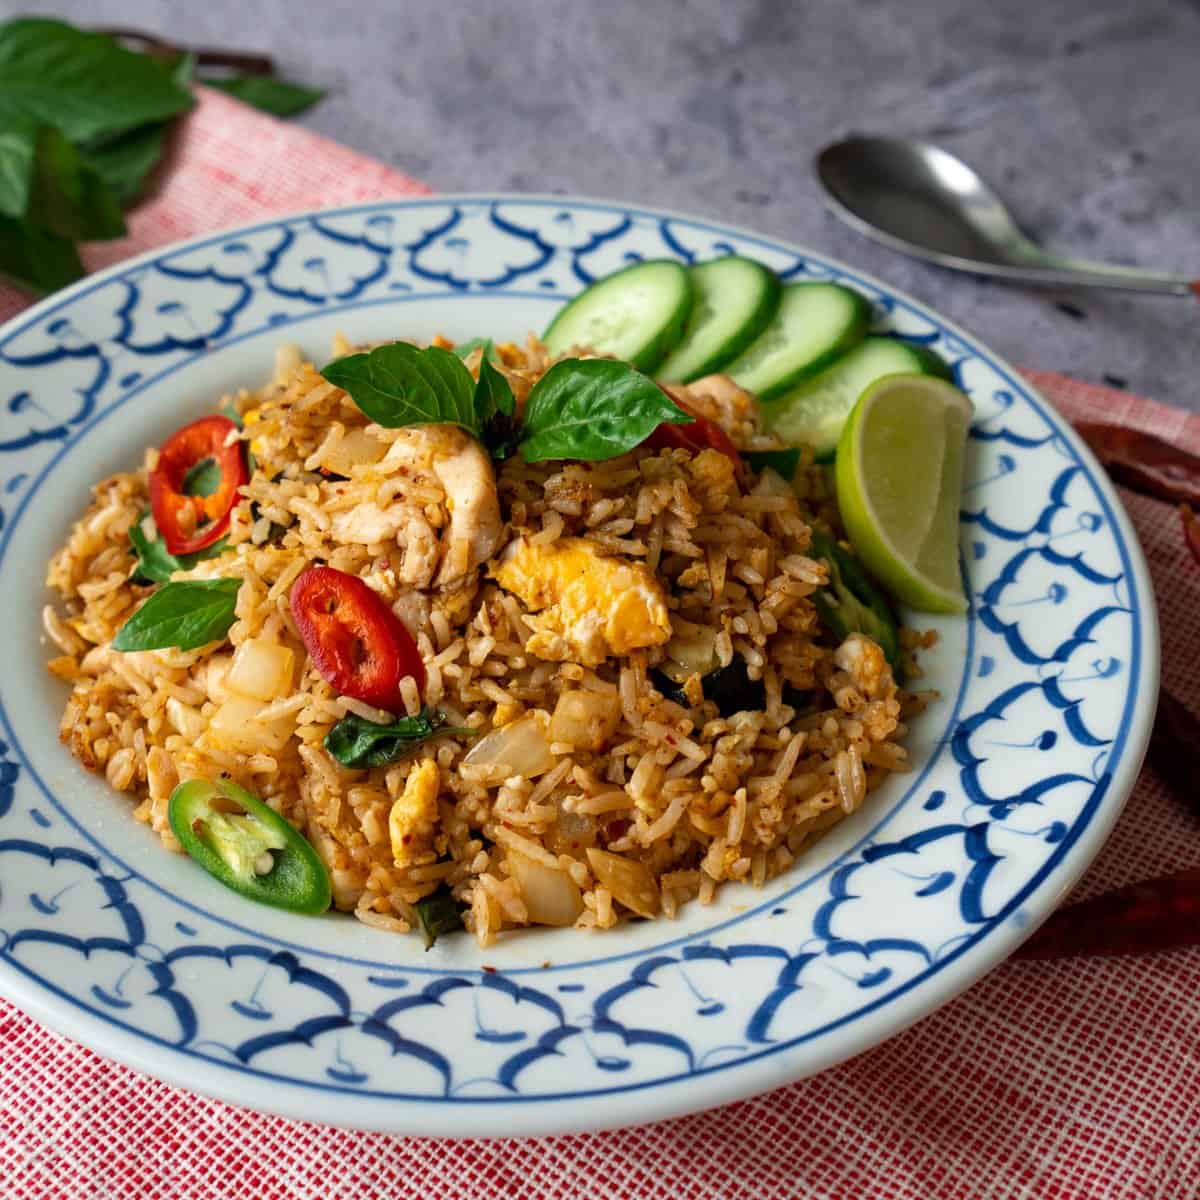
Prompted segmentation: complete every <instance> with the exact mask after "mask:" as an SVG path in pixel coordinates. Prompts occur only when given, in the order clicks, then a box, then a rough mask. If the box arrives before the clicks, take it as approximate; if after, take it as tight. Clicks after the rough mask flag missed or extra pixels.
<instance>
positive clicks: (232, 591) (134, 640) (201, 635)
mask: <svg viewBox="0 0 1200 1200" xmlns="http://www.w3.org/2000/svg"><path fill="white" fill-rule="evenodd" d="M241 586H242V583H241V580H240V579H190V580H180V581H178V582H171V583H164V584H163V585H162V587H160V588H159V589H158V590H157V591H156V592H154V593H153V594H152V595H151V597H150V599H149V600H147V601H146V603H145V604H143V605H142V607H141V608H139V609H138V610H137V612H135V613H134V614H133V616H132V617H130V618H129V620H128V621H126V622H125V624H124V625H122V626H121V628H120V629H119V630H118V631H117V636H116V637H115V638H113V641H112V648H113V649H114V650H124V651H136V650H165V649H167V648H169V647H173V648H175V649H178V650H195V649H197V647H199V646H207V645H208V644H209V643H210V642H219V641H222V640H223V639H224V637H225V635H226V634H227V633H228V632H229V630H230V628H231V627H232V625H233V623H234V621H235V620H236V619H237V618H236V617H235V615H234V610H235V608H236V607H237V594H238V589H239V588H240V587H241Z"/></svg>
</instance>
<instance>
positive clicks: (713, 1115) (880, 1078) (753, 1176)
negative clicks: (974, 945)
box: [0, 91, 1200, 1200]
mask: <svg viewBox="0 0 1200 1200" xmlns="http://www.w3.org/2000/svg"><path fill="white" fill-rule="evenodd" d="M170 165H171V169H170V171H169V172H166V173H165V175H164V180H163V182H162V184H161V186H160V188H159V190H158V191H157V193H156V194H155V196H154V197H153V199H152V200H150V201H149V202H147V203H146V204H144V205H143V206H142V207H141V208H140V209H138V210H137V211H136V212H135V213H134V214H133V215H132V218H131V220H130V233H129V236H128V237H126V238H125V239H123V240H122V241H119V242H113V243H107V244H104V245H101V246H95V247H91V248H89V250H88V252H87V254H86V256H85V257H86V260H87V262H88V265H89V266H90V267H92V268H97V267H101V266H106V265H108V264H109V263H113V262H117V261H119V260H121V259H123V258H125V257H128V256H129V255H131V254H135V253H138V252H140V251H142V250H146V249H149V248H151V247H154V246H158V245H162V244H164V243H167V242H171V241H175V240H177V239H179V238H184V237H188V236H191V235H193V234H197V233H201V232H204V231H208V230H213V229H219V228H223V227H226V226H229V225H234V224H239V223H243V222H247V221H251V220H254V219H256V218H259V217H265V216H268V215H270V214H272V213H277V212H290V211H298V210H301V209H304V208H309V207H316V206H322V205H326V206H327V205H337V204H346V203H351V202H354V201H360V200H370V199H376V198H379V197H390V196H405V195H420V194H424V193H426V192H427V191H428V189H427V188H426V187H425V186H424V185H423V184H420V183H418V182H417V181H415V180H412V179H409V178H407V177H406V176H404V175H402V174H400V173H398V172H396V171H394V170H392V169H390V168H388V167H386V166H384V165H383V164H381V163H378V162H376V161H374V160H373V159H370V158H367V157H364V156H362V155H359V154H356V153H354V152H353V151H350V150H348V149H346V148H345V147H343V146H339V145H337V144H335V143H333V142H330V141H328V140H326V139H323V138H320V137H318V136H316V135H314V134H311V133H309V132H307V131H304V130H302V129H299V128H296V127H295V126H289V125H286V124H284V123H282V122H279V121H276V120H273V119H271V118H269V117H265V116H263V115H261V114H259V113H256V112H254V111H252V110H251V109H249V108H246V107H245V106H243V105H240V104H238V103H237V102H235V101H233V100H230V99H228V98H227V97H225V96H222V95H220V94H218V93H215V92H209V91H203V92H202V93H201V99H200V103H199V105H198V107H197V109H196V111H195V112H194V113H193V114H192V116H191V117H190V118H189V119H188V120H187V121H186V122H185V123H184V125H183V128H182V129H181V131H180V134H179V136H178V138H177V140H176V144H175V146H174V149H173V153H172V162H171V164H170ZM24 303H26V300H25V299H24V298H23V297H21V296H20V295H19V294H17V293H15V292H12V291H5V290H4V289H0V319H2V318H6V317H8V316H11V315H13V314H14V313H15V312H17V311H19V309H20V308H21V307H22V305H23V304H24ZM1029 376H1030V378H1031V379H1032V381H1033V382H1034V383H1035V384H1037V385H1038V386H1039V387H1040V388H1041V389H1042V391H1043V392H1044V393H1045V394H1046V395H1047V396H1048V397H1049V398H1050V399H1051V400H1052V401H1053V402H1054V403H1055V404H1056V405H1057V406H1058V408H1059V409H1060V410H1061V411H1062V412H1063V413H1065V414H1066V415H1067V416H1068V417H1071V418H1082V417H1085V416H1086V417H1087V418H1088V419H1092V420H1095V419H1103V420H1109V421H1117V422H1122V423H1126V424H1129V425H1132V426H1136V427H1138V428H1142V429H1146V430H1150V431H1153V432H1155V433H1157V434H1159V435H1160V436H1164V437H1167V438H1169V439H1170V440H1171V441H1174V442H1177V443H1178V444H1180V445H1184V446H1187V447H1188V448H1190V449H1192V450H1194V451H1196V452H1200V416H1195V415H1190V414H1188V413H1186V412H1183V411H1180V410H1176V409H1171V408H1168V407H1166V406H1163V405H1161V404H1156V403H1154V402H1152V401H1149V400H1145V399H1140V398H1138V397H1134V396H1131V395H1128V394H1126V393H1124V392H1117V391H1111V390H1108V389H1104V388H1098V387H1093V386H1090V385H1087V384H1083V383H1080V382H1078V381H1076V380H1072V379H1067V378H1064V377H1063V376H1060V375H1053V374H1047V373H1043V372H1029ZM1122 499H1123V500H1124V501H1125V504H1126V507H1127V509H1128V511H1129V513H1130V515H1131V516H1132V518H1133V521H1134V524H1135V525H1136V527H1137V531H1138V535H1139V537H1140V538H1141V541H1142V546H1143V547H1144V549H1145V551H1146V556H1147V559H1148V560H1149V563H1150V568H1151V571H1152V573H1153V575H1154V583H1155V589H1156V592H1157V597H1158V603H1159V612H1160V619H1161V623H1162V636H1163V677H1164V682H1165V683H1166V684H1167V685H1168V686H1169V687H1170V688H1171V689H1172V690H1173V691H1174V692H1175V694H1176V695H1178V696H1179V697H1180V698H1181V699H1183V700H1184V701H1185V702H1187V703H1188V704H1189V705H1190V706H1191V707H1192V708H1193V709H1200V569H1197V567H1196V566H1195V564H1194V563H1192V562H1191V560H1190V559H1189V558H1188V556H1187V553H1186V551H1185V549H1184V546H1183V542H1182V539H1181V536H1180V530H1179V519H1178V516H1177V514H1176V513H1175V512H1174V511H1173V510H1172V508H1171V507H1170V506H1169V505H1167V504H1162V503H1159V502H1157V501H1154V500H1147V499H1144V498H1142V497H1139V496H1135V495H1132V494H1130V493H1127V492H1123V493H1122ZM1194 866H1200V822H1197V821H1196V819H1195V818H1194V817H1192V816H1190V815H1189V814H1188V812H1187V811H1186V809H1185V808H1184V806H1183V805H1182V804H1181V803H1180V802H1179V800H1178V799H1177V798H1175V797H1173V796H1172V795H1170V793H1168V791H1167V790H1166V789H1165V787H1164V786H1163V783H1162V781H1161V780H1160V779H1158V778H1157V777H1156V776H1155V775H1154V773H1153V772H1151V771H1150V770H1146V771H1144V772H1143V774H1142V777H1141V779H1140V781H1139V783H1138V786H1137V789H1136V791H1135V792H1134V795H1133V797H1132V798H1131V799H1130V801H1129V804H1128V806H1127V808H1126V810H1125V813H1124V815H1123V816H1122V818H1121V821H1120V823H1119V825H1118V827H1117V829H1116V832H1115V833H1114V835H1113V837H1112V838H1111V840H1110V841H1109V842H1108V844H1107V845H1106V846H1105V848H1104V850H1103V852H1102V853H1101V854H1100V856H1099V858H1098V859H1097V861H1096V863H1095V864H1094V866H1093V867H1092V869H1091V870H1090V871H1089V872H1088V874H1087V876H1086V877H1085V879H1084V880H1083V882H1082V883H1081V885H1080V887H1079V888H1078V889H1077V892H1076V896H1077V897H1082V896H1086V895H1092V894H1095V893H1098V892H1100V891H1103V890H1106V889H1108V888H1111V887H1114V886H1117V885H1120V884H1124V883H1129V882H1132V881H1134V880H1137V879H1142V878H1145V877H1147V876H1151V875H1156V874H1160V873H1163V872H1166V871H1172V870H1179V869H1182V868H1185V867H1194ZM614 1103H615V1104H619V1099H618V1100H616V1101H614ZM334 1115H335V1114H334V1113H333V1112H332V1111H331V1113H330V1116H331V1117H332V1116H334ZM493 1196H495V1197H500V1196H505V1197H531V1198H543V1197H581V1198H582V1197H586V1198H588V1200H598V1198H602V1197H646V1198H654V1200H660V1198H661V1200H702V1198H703V1200H709V1198H716V1197H720V1198H726V1197H729V1198H733V1197H739V1198H740V1197H746V1198H747V1200H776V1198H783V1197H821V1198H826V1197H829V1198H838V1200H840V1198H842V1197H845V1198H848V1200H849V1198H854V1200H858V1198H867V1197H886V1198H887V1200H940V1198H942V1197H946V1198H953V1200H958V1198H960V1197H986V1198H988V1200H992V1198H995V1200H1008V1198H1010V1197H1012V1198H1017V1197H1023V1198H1025V1197H1027V1198H1030V1200H1059V1198H1061V1200H1135V1198H1136V1200H1195V1198H1196V1197H1200V950H1188V951H1182V952H1178V953H1175V954H1170V955H1154V956H1150V957H1146V958H1140V959H1125V960H1110V961H1092V962H1070V961H1064V962H1056V963H1009V964H1006V965H1004V966H1002V967H1000V968H999V969H997V970H995V971H993V972H992V973H991V974H990V975H989V976H988V977H987V978H985V979H984V980H982V981H981V982H980V983H978V984H976V985H975V986H974V987H972V988H971V989H969V990H968V991H967V992H966V993H964V994H963V995H962V996H961V997H959V998H958V999H957V1000H955V1001H954V1002H953V1003H951V1004H948V1005H946V1006H945V1007H943V1008H942V1009H940V1010H939V1011H938V1012H936V1013H934V1014H933V1015H932V1016H930V1017H928V1018H926V1019H925V1020H923V1021H921V1022H920V1023H918V1024H917V1025H915V1026H914V1027H913V1028H911V1029H910V1030H908V1031H907V1032H905V1033H903V1034H901V1035H899V1036H897V1037H895V1038H893V1039H891V1040H890V1041H888V1042H886V1043H884V1044H883V1045H881V1046H878V1047H877V1048H875V1049H874V1050H872V1051H870V1052H868V1053H866V1054H863V1055H860V1056H859V1057H858V1058H855V1059H853V1060H852V1061H850V1062H847V1063H845V1064H843V1065H842V1066H840V1067H837V1068H834V1069H832V1070H829V1071H826V1072H824V1073H823V1074H822V1075H819V1076H817V1077H816V1078H813V1079H809V1080H805V1081H802V1082H800V1083H796V1084H792V1085H790V1086H788V1087H784V1088H780V1089H778V1090H776V1091H773V1092H770V1093H768V1094H766V1095H764V1096H760V1097H758V1098H756V1099H753V1100H747V1101H743V1102H741V1103H738V1104H733V1105H729V1106H727V1107H725V1108H721V1109H716V1110H713V1111H711V1112H707V1113H701V1114H699V1115H697V1116H692V1117H686V1118H682V1119H680V1120H676V1121H671V1122H667V1123H664V1124H659V1125H650V1126H645V1127H642V1128H640V1129H630V1130H622V1131H617V1132H611V1133H599V1134H583V1135H578V1136H572V1137H553V1138H543V1139H527V1140H515V1139H514V1140H495V1141H470V1140H465V1141H448V1140H447V1141H439V1140H431V1139H417V1138H402V1137H393V1136H388V1135H383V1134H370V1133H354V1132H348V1131H344V1130H339V1129H334V1128H332V1127H328V1126H323V1125H318V1124H306V1123H300V1122H294V1121H286V1120H283V1119H280V1118H276V1117H270V1116H261V1115H259V1114H256V1113H250V1112H245V1111H242V1110H239V1109H237V1108H234V1107H231V1106H229V1105H226V1104H221V1103H218V1102H215V1101H210V1100H206V1099H203V1098H201V1097H198V1096H194V1095H191V1094H189V1093H187V1092H184V1091H180V1090H179V1089H176V1088H172V1087H168V1086H166V1085H165V1084H162V1083H159V1082H157V1081H155V1080H152V1079H148V1078H146V1077H144V1076H142V1075H139V1074H137V1073H135V1072H133V1071H130V1070H128V1069H126V1068H124V1067H121V1066H117V1065H116V1064H114V1063H111V1062H108V1061H106V1060H105V1059H102V1058H100V1057H99V1056H98V1055H96V1054H93V1053H92V1052H91V1051H89V1050H86V1049H84V1048H82V1047H80V1046H77V1045H75V1044H73V1043H71V1042H69V1041H67V1040H65V1039H64V1038H61V1037H59V1036H57V1035H56V1034H53V1033H51V1032H49V1031H48V1030H46V1029H44V1028H42V1027H41V1026H39V1025H38V1024H36V1023H35V1022H33V1021H31V1020H30V1019H29V1018H28V1017H26V1016H24V1014H22V1013H21V1012H19V1011H18V1010H17V1009H15V1008H13V1007H12V1006H11V1005H8V1004H6V1003H4V1002H2V1001H0V1198H2V1200H58V1198H69V1200H76V1198H86V1200H118V1198H119V1200H126V1198H130V1200H133V1198H137V1200H167V1198H172V1200H175V1198H187V1200H210V1198H211V1200H276V1198H281V1200H282V1198H285V1197H286V1198H288V1200H309V1198H311V1200H410V1198H411V1200H439V1198H441V1197H447V1198H449V1197H454V1198H465V1197H493Z"/></svg>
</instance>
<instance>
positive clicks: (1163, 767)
mask: <svg viewBox="0 0 1200 1200" xmlns="http://www.w3.org/2000/svg"><path fill="white" fill-rule="evenodd" d="M1147 757H1148V759H1149V762H1150V765H1151V766H1152V767H1153V768H1154V770H1155V771H1156V772H1157V773H1158V774H1159V775H1160V776H1161V777H1162V780H1163V782H1164V783H1165V784H1166V785H1167V787H1169V788H1170V789H1171V791H1172V792H1173V793H1174V794H1175V795H1176V796H1178V797H1179V798H1180V799H1181V800H1183V802H1184V803H1185V804H1187V805H1188V807H1189V808H1191V809H1192V811H1193V812H1194V813H1195V814H1196V816H1197V817H1200V791H1197V788H1196V781H1197V780H1198V779H1200V718H1198V717H1197V716H1196V715H1195V714H1194V713H1193V712H1192V711H1191V710H1190V709H1189V708H1188V706H1187V705H1186V704H1184V703H1183V701H1182V700H1180V699H1179V698H1178V697H1176V696H1172V695H1171V693H1170V692H1168V691H1167V689H1166V688H1160V689H1159V693H1158V712H1157V713H1156V714H1155V717H1154V731H1153V733H1152V734H1151V736H1150V752H1149V754H1148V756H1147Z"/></svg>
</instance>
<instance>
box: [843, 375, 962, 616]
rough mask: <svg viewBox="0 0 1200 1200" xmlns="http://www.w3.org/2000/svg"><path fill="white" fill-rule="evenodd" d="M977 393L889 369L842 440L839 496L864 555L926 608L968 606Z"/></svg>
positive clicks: (894, 588)
mask: <svg viewBox="0 0 1200 1200" xmlns="http://www.w3.org/2000/svg"><path fill="white" fill-rule="evenodd" d="M970 422H971V402H970V400H968V399H967V397H966V396H964V395H963V394H962V392H960V391H959V390H958V388H956V387H954V386H953V385H952V384H949V383H946V382H945V381H944V380H941V379H934V378H932V377H930V376H928V375H888V376H885V377H884V378H883V379H880V380H878V381H877V382H875V383H873V384H872V385H871V386H870V387H868V388H867V389H866V391H864V392H863V394H862V395H861V396H860V397H859V398H858V402H857V403H856V404H855V406H854V411H853V412H852V413H851V414H850V419H849V420H848V421H847V422H846V427H845V429H843V430H842V436H841V440H840V441H839V442H838V449H837V465H836V477H837V497H838V505H839V507H840V508H841V510H842V520H843V521H844V522H845V525H846V533H847V534H848V535H849V538H850V542H851V544H852V545H853V546H854V549H855V550H856V551H857V552H858V554H859V555H860V556H861V557H862V560H863V562H864V563H865V564H866V565H867V566H868V567H869V568H870V569H871V570H872V571H873V572H874V573H875V575H876V576H878V578H879V580H880V582H881V583H883V584H884V586H885V587H886V588H887V589H888V590H889V591H890V592H891V593H892V594H893V595H894V596H895V597H896V598H897V599H898V600H902V601H903V602H904V603H905V604H909V605H911V606H912V607H913V608H917V609H920V610H922V611H923V612H945V613H957V612H962V611H963V610H964V609H965V608H966V606H967V601H966V597H965V596H964V595H963V591H962V583H961V581H960V577H959V570H958V505H959V497H960V496H961V494H962V479H963V456H964V451H965V449H966V444H967V429H968V427H969V425H970Z"/></svg>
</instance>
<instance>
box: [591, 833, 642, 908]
mask: <svg viewBox="0 0 1200 1200" xmlns="http://www.w3.org/2000/svg"><path fill="white" fill-rule="evenodd" d="M587 856H588V862H589V863H590V864H591V867H592V871H593V873H594V874H595V876H596V878H597V879H598V880H599V881H600V882H601V883H602V884H603V885H604V886H605V887H606V888H608V890H609V891H610V892H612V894H613V898H614V899H615V900H619V901H620V902H621V903H622V904H623V905H625V907H626V908H630V909H632V910H633V911H634V912H635V913H637V915H638V916H639V917H653V916H655V915H656V914H657V913H658V904H659V900H658V884H657V883H656V882H655V881H654V876H653V875H651V874H650V869H649V867H647V866H646V865H645V864H644V863H640V862H636V861H635V860H634V859H632V858H623V857H622V856H621V855H619V854H610V853H609V851H607V850H596V849H595V848H592V849H590V850H588V852H587Z"/></svg>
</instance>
